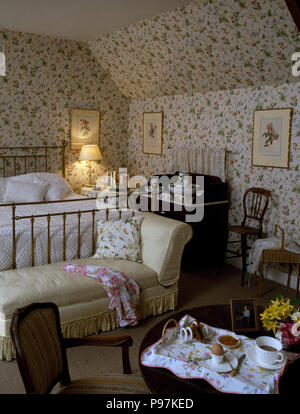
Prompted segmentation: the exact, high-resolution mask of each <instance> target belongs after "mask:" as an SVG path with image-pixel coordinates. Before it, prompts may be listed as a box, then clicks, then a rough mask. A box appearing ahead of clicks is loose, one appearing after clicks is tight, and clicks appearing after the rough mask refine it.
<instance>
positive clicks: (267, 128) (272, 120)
mask: <svg viewBox="0 0 300 414" xmlns="http://www.w3.org/2000/svg"><path fill="white" fill-rule="evenodd" d="M291 119H292V109H291V108H282V109H262V110H255V111H254V113H253V143H252V165H254V166H262V167H278V168H289V158H290V135H291Z"/></svg>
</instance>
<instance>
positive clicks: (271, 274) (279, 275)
mask: <svg viewBox="0 0 300 414" xmlns="http://www.w3.org/2000/svg"><path fill="white" fill-rule="evenodd" d="M226 264H230V265H232V266H234V267H237V268H238V269H242V259H241V258H240V257H238V258H236V259H227V260H226ZM264 278H266V279H269V280H273V281H274V282H277V283H280V284H281V285H284V286H286V284H287V278H288V274H287V272H283V271H282V270H279V269H276V268H274V267H272V266H268V267H266V269H265V271H264ZM296 284H297V277H296V276H294V274H292V276H291V284H290V287H291V288H292V289H296Z"/></svg>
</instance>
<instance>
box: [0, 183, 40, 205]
mask: <svg viewBox="0 0 300 414" xmlns="http://www.w3.org/2000/svg"><path fill="white" fill-rule="evenodd" d="M47 187H48V185H47V184H38V183H23V182H21V181H10V180H8V181H7V185H6V191H5V194H4V201H5V202H8V203H10V202H13V203H30V202H36V201H43V200H44V197H45V194H46V191H47Z"/></svg>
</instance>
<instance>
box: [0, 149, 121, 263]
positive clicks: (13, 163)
mask: <svg viewBox="0 0 300 414" xmlns="http://www.w3.org/2000/svg"><path fill="white" fill-rule="evenodd" d="M65 150H66V144H65V142H63V143H62V145H59V146H40V147H33V146H32V147H31V146H26V147H20V146H18V147H0V154H1V155H0V175H2V177H4V178H7V177H11V176H18V175H21V174H28V173H32V172H35V173H37V172H57V169H55V170H54V171H53V170H52V162H51V154H52V152H54V153H55V160H56V166H58V165H57V160H58V157H57V153H59V155H60V160H59V164H60V167H61V168H60V169H61V175H62V177H65V175H66V174H65V169H66V163H65ZM95 200H96V197H95V198H88V199H87V198H79V197H78V198H72V199H70V200H55V201H39V202H23V203H2V204H1V205H0V214H1V211H2V212H3V211H4V210H3V209H4V208H10V209H11V237H12V252H11V255H12V260H11V267H10V266H9V267H8V268H13V269H15V268H17V267H22V266H18V263H17V249H18V233H19V232H18V228H17V226H18V223H20V222H23V223H25V222H26V220H27V223H28V225H29V227H30V228H29V234H30V241H28V242H29V243H28V249H29V248H30V256H31V261H30V263H28V265H31V266H36V265H40V264H46V263H48V264H49V263H51V262H52V260H51V237H52V236H53V233H51V224H52V221H53V219H54V218H58V217H59V218H61V226H62V260H66V259H69V258H67V243H68V241H67V232H68V227H67V225H66V223H67V217H70V218H71V219H72V220H73V224H74V225H75V221H76V227H77V249H76V250H77V254H76V257H77V258H80V257H81V256H82V254H81V225H82V217H83V216H84V217H87V216H88V217H89V218H88V220H89V221H90V233H91V234H90V239H91V251H90V254H91V255H92V254H94V252H95V240H96V233H95V232H96V229H95V227H96V226H95V221H96V218H97V216H98V215H99V210H98V209H97V208H96V203H95ZM77 202H79V203H80V204H82V206H83V207H82V208H76V210H70V209H66V206H67V205H69V204H70V205H71V206H72V205H77ZM91 202H93V203H94V206H93V208H87V207H86V204H87V203H88V204H91ZM75 203H76V204H75ZM51 205H56V206H60V205H61V206H62V207H61V211H55V212H48V213H45V212H44V211H43V212H41V213H40V214H39V213H38V214H20V213H19V212H18V209H19V208H21V207H26V208H27V207H28V206H29V207H28V208H29V209H31V207H32V209H34V208H35V209H36V207H37V206H41V207H42V206H43V208H44V206H49V208H50V206H51ZM77 207H78V206H77ZM66 210H68V211H66ZM102 213H104V215H103V214H102V218H103V217H105V219H106V220H108V219H109V218H110V217H109V210H108V209H107V210H106V211H105V212H104V211H102ZM116 215H118V217H121V215H122V211H121V210H120V211H115V216H116ZM38 219H39V225H41V220H44V224H43V227H44V231H45V238H46V240H47V259H46V262H45V263H36V259H35V243H36V237H35V225H36V221H37V220H38ZM29 223H30V224H29ZM56 228H57V227H56ZM73 229H74V226H73ZM0 237H1V235H0ZM83 257H86V256H83ZM54 261H56V260H54ZM57 261H59V259H58V260H57ZM0 270H4V269H2V268H1V263H0Z"/></svg>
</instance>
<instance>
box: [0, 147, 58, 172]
mask: <svg viewBox="0 0 300 414" xmlns="http://www.w3.org/2000/svg"><path fill="white" fill-rule="evenodd" d="M51 150H60V152H61V170H62V176H63V177H65V170H66V165H65V151H66V142H65V141H63V142H62V145H59V146H55V145H45V146H39V147H32V146H27V147H0V160H2V168H1V167H0V170H2V177H6V176H7V174H6V173H7V171H8V169H9V168H10V169H13V174H12V175H13V176H16V175H17V170H18V168H17V162H18V161H21V160H23V161H24V168H23V173H24V174H27V172H28V167H29V165H28V160H32V161H33V171H32V169H31V171H30V172H50V167H51V162H49V161H50V159H49V157H50V154H51ZM3 151H4V154H3ZM6 151H9V152H10V154H5V152H6ZM39 160H44V168H43V169H42V171H41V170H40V169H39V162H38V161H39ZM10 161H12V162H13V166H12V165H11V163H10ZM31 167H32V165H31Z"/></svg>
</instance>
